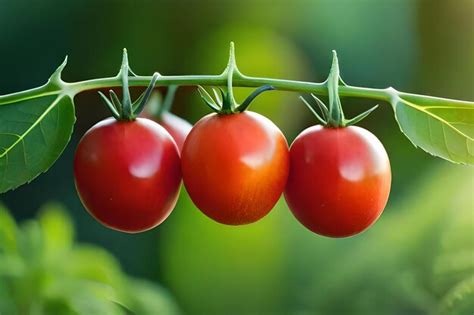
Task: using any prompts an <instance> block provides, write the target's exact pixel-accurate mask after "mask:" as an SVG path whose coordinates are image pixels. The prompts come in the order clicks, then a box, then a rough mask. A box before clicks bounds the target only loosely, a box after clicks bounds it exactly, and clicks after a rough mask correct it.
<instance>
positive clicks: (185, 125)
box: [157, 112, 193, 152]
mask: <svg viewBox="0 0 474 315" xmlns="http://www.w3.org/2000/svg"><path fill="white" fill-rule="evenodd" d="M157 122H158V123H159V124H160V125H162V126H163V127H164V128H165V129H166V131H168V132H169V133H170V135H171V137H173V139H174V141H175V142H176V144H177V145H178V148H179V151H180V152H181V151H182V150H183V145H184V140H186V137H187V136H188V134H189V132H190V131H191V128H193V125H191V124H190V123H189V122H187V121H186V120H184V119H182V118H180V117H178V116H176V115H174V114H172V113H168V112H165V113H163V114H161V119H160V120H158V121H157Z"/></svg>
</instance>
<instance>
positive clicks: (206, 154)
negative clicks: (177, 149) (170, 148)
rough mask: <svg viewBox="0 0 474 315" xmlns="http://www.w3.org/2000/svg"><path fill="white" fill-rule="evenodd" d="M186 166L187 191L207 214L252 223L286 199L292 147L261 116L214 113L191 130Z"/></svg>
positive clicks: (185, 152)
mask: <svg viewBox="0 0 474 315" xmlns="http://www.w3.org/2000/svg"><path fill="white" fill-rule="evenodd" d="M181 165H182V170H183V181H184V185H185V187H186V190H187V191H188V193H189V195H190V197H191V199H192V201H193V202H194V204H195V205H196V206H197V207H198V208H199V209H200V210H201V211H202V212H203V213H204V214H206V215H207V216H208V217H210V218H212V219H214V220H215V221H217V222H220V223H223V224H229V225H241V224H247V223H252V222H255V221H257V220H259V219H261V218H262V217H264V216H265V215H266V214H267V213H269V212H270V210H271V209H272V208H273V206H274V205H275V203H276V202H277V201H278V199H279V197H280V196H281V194H282V192H283V190H284V188H285V183H286V179H287V176H288V168H289V153H288V144H287V142H286V139H285V137H284V136H283V134H282V133H281V131H280V130H279V129H278V127H277V126H275V124H273V123H272V122H271V121H270V120H269V119H267V118H265V117H263V116H261V115H259V114H257V113H254V112H249V111H246V112H243V113H239V114H229V115H225V114H216V113H213V114H209V115H207V116H205V117H204V118H202V119H201V120H200V121H199V122H198V123H197V124H196V125H195V126H194V127H193V129H192V130H191V133H190V134H189V135H188V137H187V139H186V141H185V142H184V147H183V151H182V154H181Z"/></svg>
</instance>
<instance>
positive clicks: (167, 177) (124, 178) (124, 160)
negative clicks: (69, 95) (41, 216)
mask: <svg viewBox="0 0 474 315" xmlns="http://www.w3.org/2000/svg"><path fill="white" fill-rule="evenodd" d="M74 177H75V183H76V189H77V192H78V193H79V197H80V199H81V201H82V203H83V204H84V206H85V208H86V209H87V210H88V212H89V213H90V214H91V215H92V216H93V217H95V218H96V219H97V220H98V221H99V222H101V223H102V224H104V225H106V226H108V227H110V228H112V229H116V230H119V231H124V232H130V233H136V232H142V231H145V230H148V229H151V228H153V227H155V226H157V225H158V224H160V223H161V222H163V221H164V220H165V219H166V218H167V217H168V215H169V214H170V213H171V211H172V210H173V208H174V206H175V204H176V200H177V198H178V194H179V186H180V183H181V167H180V159H179V153H178V148H177V146H176V144H175V143H174V141H173V139H172V138H171V136H170V135H169V133H168V132H167V131H166V130H165V129H164V128H163V127H161V126H160V125H158V124H157V123H155V122H153V121H151V120H149V119H144V118H137V119H136V120H134V121H130V122H121V121H116V120H115V119H113V118H108V119H105V120H103V121H101V122H99V123H97V124H96V125H94V126H93V127H92V128H91V129H89V131H87V133H86V134H85V135H84V136H83V138H82V139H81V141H80V142H79V145H78V147H77V151H76V154H75V157H74Z"/></svg>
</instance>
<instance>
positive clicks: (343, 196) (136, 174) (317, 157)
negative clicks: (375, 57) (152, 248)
mask: <svg viewBox="0 0 474 315" xmlns="http://www.w3.org/2000/svg"><path fill="white" fill-rule="evenodd" d="M127 66H128V64H127V63H126V62H124V66H123V68H122V70H121V71H122V74H123V85H124V87H123V88H124V92H123V101H122V102H120V101H119V100H118V97H117V96H116V95H115V93H114V92H113V91H111V100H112V101H110V100H109V99H107V98H106V97H105V96H104V95H103V94H101V95H102V97H103V99H104V100H105V101H106V103H107V105H108V106H109V108H110V109H111V111H112V114H113V116H114V117H115V118H108V119H105V120H103V121H101V122H99V123H98V124H96V125H95V126H93V127H92V128H91V129H90V130H89V131H88V132H87V133H86V134H85V135H84V136H83V138H82V139H81V141H80V143H79V145H78V148H77V151H76V155H75V160H74V175H75V183H76V188H77V191H78V193H79V197H80V199H81V201H82V203H83V204H84V206H85V208H86V209H87V210H88V211H89V213H90V214H91V215H92V216H94V217H95V218H96V219H97V220H98V221H100V222H101V223H102V224H104V225H106V226H108V227H110V228H113V229H116V230H119V231H124V232H130V233H136V232H142V231H146V230H149V229H151V228H153V227H156V226H157V225H159V224H160V223H162V222H163V221H164V220H165V219H166V218H167V217H168V216H169V214H170V213H171V211H172V210H173V208H174V207H175V204H176V201H177V199H178V195H179V189H180V184H181V180H183V182H184V186H185V188H186V190H187V192H188V193H189V195H190V197H191V199H192V201H193V202H194V204H195V205H196V207H197V208H199V209H200V210H201V211H202V212H203V213H204V214H205V215H207V216H208V217H209V218H211V219H213V220H215V221H217V222H219V223H223V224H228V225H242V224H249V223H253V222H256V221H258V220H260V219H261V218H263V217H264V216H265V215H267V214H268V213H269V212H270V211H271V209H272V208H273V207H274V206H275V204H276V202H277V201H278V199H279V198H280V197H281V195H282V194H284V196H285V199H286V202H287V204H288V207H289V208H290V210H291V211H292V213H293V214H294V216H295V217H296V218H297V219H298V220H299V221H300V222H301V223H302V224H303V225H304V226H306V227H307V228H308V229H309V230H311V231H313V232H315V233H317V234H320V235H325V236H329V237H347V236H351V235H354V234H357V233H360V232H361V231H363V230H365V229H366V228H368V227H369V226H370V225H371V224H372V223H374V222H375V221H376V220H377V218H378V217H379V216H380V214H381V213H382V211H383V209H384V207H385V205H386V203H387V200H388V196H389V192H390V183H391V171H390V163H389V159H388V156H387V153H386V151H385V149H384V147H383V145H382V144H381V143H380V141H379V140H378V139H377V138H376V137H375V136H374V135H373V134H372V133H370V132H369V131H367V130H365V129H363V128H360V127H356V126H353V124H355V123H357V122H358V121H360V120H361V119H363V118H364V117H365V116H367V115H368V114H369V113H370V112H371V111H372V110H373V109H372V110H369V111H367V112H365V113H362V114H361V115H359V116H357V117H355V118H353V119H350V120H347V119H345V117H344V114H343V111H342V107H341V103H340V99H339V96H338V91H337V88H338V85H339V80H340V77H339V70H338V68H337V59H336V62H335V63H333V68H332V69H331V73H330V76H329V78H328V90H329V106H327V107H326V105H325V104H323V103H322V102H321V101H320V100H319V99H318V98H316V97H315V96H313V97H314V98H315V101H316V104H317V105H318V106H319V110H320V114H318V112H317V111H316V110H315V109H314V108H313V107H312V106H311V105H310V104H309V103H307V102H306V101H305V100H304V99H303V100H304V102H305V103H306V105H307V106H308V107H309V108H310V109H311V110H312V111H313V113H314V114H315V116H316V118H317V119H318V120H319V122H320V123H321V125H317V126H312V127H310V128H308V129H306V130H304V131H303V132H301V134H300V135H299V136H298V137H297V138H296V139H295V140H294V142H293V143H292V145H291V147H290V148H288V144H287V141H286V139H285V137H284V135H283V134H282V132H281V131H280V129H279V128H278V127H277V126H276V125H275V124H274V123H273V122H271V121H270V120H269V119H267V118H266V117H264V116H262V115H260V114H257V113H255V112H251V111H246V109H247V107H248V105H249V104H250V102H251V101H252V100H253V99H254V98H255V97H256V96H257V95H258V94H260V93H262V92H264V91H267V90H271V89H272V87H271V86H263V87H261V88H259V89H257V90H256V91H255V92H254V93H252V94H251V95H250V96H249V97H248V98H247V99H246V100H245V101H244V102H243V103H242V104H240V105H239V104H236V102H235V100H234V98H233V94H232V86H231V84H232V72H230V75H229V85H228V87H227V91H224V90H222V89H221V90H220V93H219V92H217V91H216V90H214V92H215V99H213V98H212V97H211V96H210V95H209V94H208V92H207V91H206V90H205V89H203V88H202V87H199V92H200V93H201V96H202V98H203V100H204V101H205V103H206V104H207V105H208V106H209V107H211V109H213V110H214V111H215V113H212V114H209V115H207V116H205V117H203V118H202V119H201V120H199V121H198V122H197V123H196V124H195V125H194V126H191V125H190V124H189V123H187V122H186V121H184V120H183V119H181V118H179V117H177V116H174V115H173V114H171V113H169V112H168V110H169V106H170V103H171V101H170V99H171V97H169V96H170V95H172V94H173V93H174V92H175V87H170V88H169V90H168V95H167V98H166V99H165V101H164V102H163V104H162V106H158V110H155V111H154V112H150V110H148V111H146V112H145V113H141V110H142V109H143V108H144V107H145V104H146V103H147V102H148V98H149V97H150V94H151V91H152V90H153V88H154V80H152V82H151V84H150V86H149V87H148V89H147V90H146V91H145V92H144V94H143V95H142V96H141V97H140V98H139V100H137V101H136V102H135V103H132V102H131V100H130V95H129V92H128V83H127V78H128V74H129V69H128V68H127ZM155 103H156V101H155ZM148 107H150V106H148ZM139 115H141V117H138V118H137V116H139Z"/></svg>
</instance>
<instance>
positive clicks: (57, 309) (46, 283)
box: [0, 204, 178, 315]
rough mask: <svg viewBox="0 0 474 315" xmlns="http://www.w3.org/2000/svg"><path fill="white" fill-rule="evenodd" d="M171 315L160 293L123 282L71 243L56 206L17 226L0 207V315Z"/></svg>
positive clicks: (101, 254) (105, 257) (90, 249)
mask: <svg viewBox="0 0 474 315" xmlns="http://www.w3.org/2000/svg"><path fill="white" fill-rule="evenodd" d="M177 313H178V310H177V307H176V305H175V304H174V302H173V300H172V299H171V298H170V296H169V295H168V294H167V293H166V292H165V291H164V290H163V289H161V288H160V287H158V286H157V285H155V284H153V283H149V282H146V281H142V280H136V279H132V278H129V277H127V276H126V275H125V274H124V273H123V271H122V270H121V269H120V265H119V263H118V262H117V261H116V259H115V258H114V257H113V256H112V255H111V254H109V253H108V252H106V251H105V250H103V249H101V248H99V247H96V246H91V245H83V244H77V243H75V240H74V229H73V226H72V223H71V221H70V219H69V217H68V216H67V215H66V212H65V211H64V210H63V209H62V208H61V206H59V205H57V204H48V205H46V206H44V207H43V208H42V210H41V212H40V214H39V217H38V219H37V220H31V221H27V222H24V223H22V224H21V225H20V226H17V224H16V223H15V221H14V219H13V218H12V217H11V216H10V214H9V213H8V210H7V209H5V208H4V207H0V314H9V315H16V314H18V315H26V314H35V315H41V314H45V315H55V314H58V315H69V314H71V315H81V314H84V315H93V314H101V315H102V314H103V315H132V314H139V315H148V314H149V315H155V314H163V315H168V314H169V315H172V314H177Z"/></svg>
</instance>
